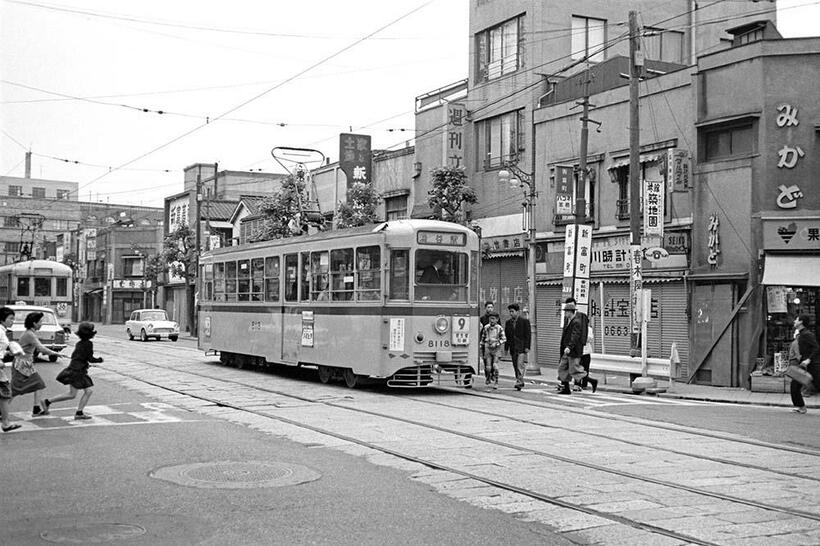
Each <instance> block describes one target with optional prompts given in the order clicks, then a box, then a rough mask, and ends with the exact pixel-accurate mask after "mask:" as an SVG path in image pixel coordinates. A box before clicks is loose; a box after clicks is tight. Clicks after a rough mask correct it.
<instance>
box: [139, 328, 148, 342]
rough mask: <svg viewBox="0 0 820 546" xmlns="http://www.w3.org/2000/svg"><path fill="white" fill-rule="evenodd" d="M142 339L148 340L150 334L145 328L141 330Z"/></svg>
mask: <svg viewBox="0 0 820 546" xmlns="http://www.w3.org/2000/svg"><path fill="white" fill-rule="evenodd" d="M140 340H142V341H143V342H145V341H148V334H146V333H145V330H141V331H140Z"/></svg>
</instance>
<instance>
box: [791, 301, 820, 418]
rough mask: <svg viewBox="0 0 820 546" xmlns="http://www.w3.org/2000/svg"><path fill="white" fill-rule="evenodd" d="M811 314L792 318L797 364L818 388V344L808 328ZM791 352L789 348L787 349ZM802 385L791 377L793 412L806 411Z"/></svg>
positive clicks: (819, 354) (819, 360) (819, 376)
mask: <svg viewBox="0 0 820 546" xmlns="http://www.w3.org/2000/svg"><path fill="white" fill-rule="evenodd" d="M810 325H811V316H809V315H800V316H798V317H797V318H796V319H795V320H794V327H795V329H796V330H797V332H798V334H797V353H798V354H799V355H800V356H799V357H798V358H800V359H802V360H800V363H799V366H800V367H801V368H803V369H804V370H806V371H807V372H808V373H809V374H811V377H812V383H813V384H814V388H815V390H820V345H818V344H817V338H816V337H815V335H814V332H812V331H811V330H810V329H809V326H810ZM789 353H791V350H790V351H789ZM789 358H790V361H789V364H791V354H789ZM802 390H803V385H802V383H800V382H799V381H796V380H795V379H792V383H791V387H790V394H791V397H792V404H794V409H793V410H792V411H793V412H795V413H806V411H807V410H806V403H805V402H804V401H803V393H802Z"/></svg>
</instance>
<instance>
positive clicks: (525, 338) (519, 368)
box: [504, 303, 532, 391]
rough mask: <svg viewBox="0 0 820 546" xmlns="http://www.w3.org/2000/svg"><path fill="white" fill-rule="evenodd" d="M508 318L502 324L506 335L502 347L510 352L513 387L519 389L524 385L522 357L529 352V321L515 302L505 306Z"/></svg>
mask: <svg viewBox="0 0 820 546" xmlns="http://www.w3.org/2000/svg"><path fill="white" fill-rule="evenodd" d="M507 310H508V311H509V312H510V318H509V319H507V322H506V323H505V324H504V335H505V336H506V337H507V341H506V343H504V349H505V350H508V351H509V352H510V358H511V359H512V365H513V370H514V371H515V388H516V389H518V390H519V391H520V390H521V389H522V388H523V387H524V368H525V364H524V359H525V358H526V357H527V353H529V352H530V342H531V339H530V336H531V335H532V334H531V332H530V321H529V319H526V318H524V317H522V316H520V315H521V307H520V306H519V305H518V304H517V303H511V304H509V305H508V306H507Z"/></svg>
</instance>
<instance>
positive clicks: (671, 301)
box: [651, 282, 689, 377]
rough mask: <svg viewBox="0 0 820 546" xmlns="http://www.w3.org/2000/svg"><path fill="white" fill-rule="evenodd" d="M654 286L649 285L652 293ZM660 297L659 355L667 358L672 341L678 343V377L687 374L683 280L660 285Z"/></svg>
mask: <svg viewBox="0 0 820 546" xmlns="http://www.w3.org/2000/svg"><path fill="white" fill-rule="evenodd" d="M656 286H657V285H655V286H651V288H652V291H653V293H654V291H655V289H656ZM659 288H660V290H661V294H662V297H661V299H660V300H659V301H661V302H662V304H661V306H660V307H661V309H660V314H661V317H660V318H661V321H660V322H661V325H662V329H661V337H660V339H661V347H660V356H661V357H662V358H669V351H670V349H671V348H672V342H673V341H674V342H675V343H677V344H678V355H679V356H680V377H688V376H689V319H688V318H687V317H686V309H687V303H688V295H687V293H686V286H685V285H684V283H683V282H670V283H666V284H663V285H660V287H659Z"/></svg>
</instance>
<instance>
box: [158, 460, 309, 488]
mask: <svg viewBox="0 0 820 546" xmlns="http://www.w3.org/2000/svg"><path fill="white" fill-rule="evenodd" d="M150 476H151V477H152V478H157V479H160V480H165V481H168V482H172V483H176V484H179V485H186V486H191V487H201V488H207V489H252V488H257V487H283V486H286V485H297V484H300V483H305V482H312V481H314V480H318V479H319V478H320V477H321V474H319V473H318V472H316V471H314V470H311V469H310V468H307V467H305V466H301V465H294V464H284V463H276V462H266V461H242V462H237V461H221V462H213V463H194V464H185V465H178V466H167V467H165V468H160V469H158V470H155V471H153V472H151V474H150Z"/></svg>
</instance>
